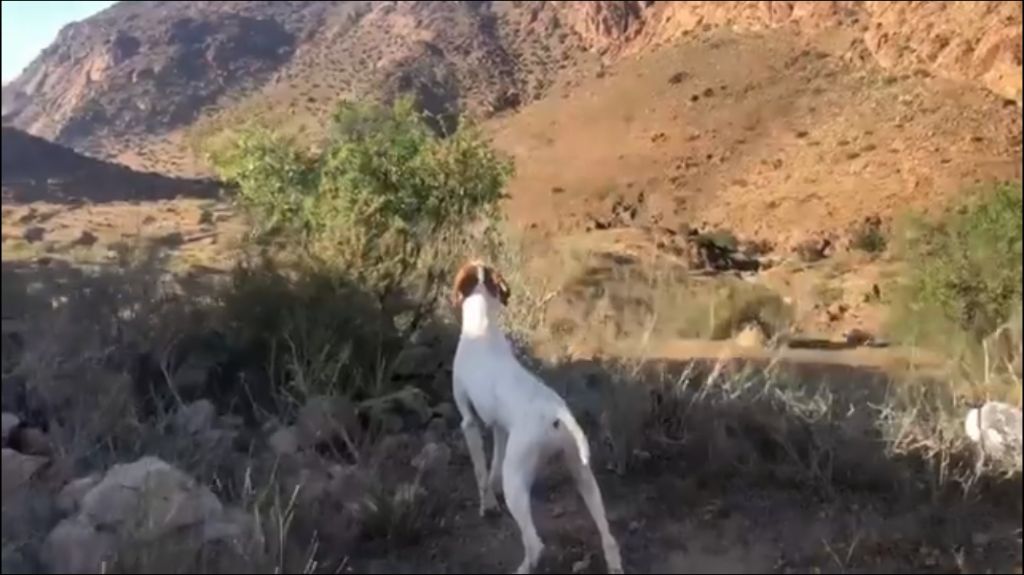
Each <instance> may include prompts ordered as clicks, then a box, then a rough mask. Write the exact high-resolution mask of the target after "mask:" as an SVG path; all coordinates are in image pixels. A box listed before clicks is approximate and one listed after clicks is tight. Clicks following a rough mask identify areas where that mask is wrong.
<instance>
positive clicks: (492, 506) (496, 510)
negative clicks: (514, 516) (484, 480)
mask: <svg viewBox="0 0 1024 575" xmlns="http://www.w3.org/2000/svg"><path fill="white" fill-rule="evenodd" d="M500 514H501V505H499V504H498V499H497V498H496V497H495V496H494V494H493V493H491V494H490V495H489V496H487V497H484V500H483V501H482V502H481V503H480V517H487V516H488V515H492V516H493V515H500Z"/></svg>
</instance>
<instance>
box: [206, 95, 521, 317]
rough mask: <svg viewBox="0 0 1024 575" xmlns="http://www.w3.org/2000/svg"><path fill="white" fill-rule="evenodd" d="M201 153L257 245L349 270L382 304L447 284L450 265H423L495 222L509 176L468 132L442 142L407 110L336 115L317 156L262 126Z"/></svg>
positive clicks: (355, 109)
mask: <svg viewBox="0 0 1024 575" xmlns="http://www.w3.org/2000/svg"><path fill="white" fill-rule="evenodd" d="M207 149H208V152H209V153H208V159H209V160H210V163H211V165H213V166H214V167H215V169H216V170H217V172H218V173H219V175H220V176H221V177H222V178H223V179H224V180H226V181H228V182H230V183H233V184H234V185H235V186H236V188H237V195H236V198H237V201H238V203H239V205H240V206H241V207H242V208H243V209H244V210H245V211H246V212H247V213H248V215H249V216H250V218H251V219H252V220H253V224H254V229H255V231H256V232H258V234H259V236H260V237H261V238H263V239H267V240H276V241H277V242H278V244H279V245H284V246H287V247H288V248H290V250H291V251H292V252H293V253H299V254H301V255H302V256H303V257H307V258H310V259H312V260H315V261H316V262H318V265H322V264H327V265H328V266H331V267H334V268H338V269H344V270H346V272H347V273H349V274H350V275H351V276H353V279H354V280H356V281H357V282H358V283H359V284H360V285H361V286H363V287H366V288H367V289H369V290H370V291H371V292H373V293H377V294H378V296H379V297H380V299H381V301H382V302H383V301H384V300H386V299H388V298H390V297H393V296H394V294H395V293H397V292H399V291H402V290H403V289H404V290H408V289H409V287H410V286H415V289H416V290H424V289H425V290H427V291H429V290H430V289H433V288H436V287H437V286H438V285H439V281H440V280H441V278H443V280H444V281H447V279H448V276H449V275H450V272H451V270H450V269H448V268H449V267H450V266H451V265H452V263H453V262H452V261H451V257H454V256H451V254H449V257H448V258H442V259H443V260H444V261H440V262H438V261H431V260H437V259H438V258H439V256H441V254H440V253H439V252H438V249H437V248H438V247H439V246H441V245H442V244H444V245H448V246H449V248H450V249H449V251H450V252H451V251H456V248H455V247H454V246H451V245H450V244H451V243H452V242H451V241H450V240H451V239H452V238H461V237H464V236H466V235H467V228H468V227H469V226H470V224H472V223H475V222H478V221H480V220H484V221H490V220H493V216H494V215H495V214H496V212H497V210H496V208H497V205H498V202H499V200H500V199H501V198H502V195H503V191H502V190H503V187H504V185H505V182H506V180H507V179H508V177H509V176H510V175H511V173H512V165H511V163H510V162H509V161H507V160H506V159H504V158H502V157H500V156H499V155H498V154H497V153H496V152H495V151H494V150H493V149H492V148H491V147H490V146H489V144H488V143H487V142H486V141H485V140H484V138H483V137H482V135H481V133H480V132H479V131H478V130H476V129H475V128H474V127H472V126H471V125H467V124H466V123H465V122H463V124H462V126H461V127H460V129H459V130H458V131H456V132H455V133H454V134H451V135H450V136H448V137H445V138H441V137H438V136H437V135H435V133H434V132H432V131H431V130H430V128H429V126H428V124H427V123H426V121H425V120H424V117H423V116H422V115H420V114H419V113H418V112H417V111H416V110H415V108H414V106H413V103H412V100H410V99H399V100H398V101H397V102H396V103H395V104H394V105H393V106H391V107H385V106H382V105H379V104H361V103H347V102H346V103H342V104H341V105H340V106H339V107H338V109H337V111H336V112H335V114H334V117H333V122H332V126H331V130H330V137H329V138H328V139H327V141H326V142H325V144H324V146H323V149H321V150H319V151H308V150H305V149H303V148H300V147H299V146H298V144H297V143H296V142H295V140H293V139H291V138H288V137H285V136H283V135H281V134H280V133H278V132H275V131H273V130H268V129H266V128H261V127H258V126H248V127H245V128H243V129H241V130H240V131H239V132H236V133H229V134H227V135H222V136H220V137H218V138H216V139H213V140H211V144H210V145H209V146H208V148H207ZM465 248H466V246H460V247H459V249H465ZM434 264H436V265H434ZM442 268H443V269H442ZM428 284H429V285H428ZM422 294H423V295H425V294H426V292H425V291H424V292H422Z"/></svg>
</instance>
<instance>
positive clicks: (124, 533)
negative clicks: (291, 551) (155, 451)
mask: <svg viewBox="0 0 1024 575" xmlns="http://www.w3.org/2000/svg"><path fill="white" fill-rule="evenodd" d="M82 492H85V493H84V494H82ZM58 500H59V501H58V504H59V506H60V508H61V509H62V510H65V511H68V510H70V511H72V512H74V513H75V514H74V515H72V516H71V517H68V518H67V519H64V520H63V521H61V522H60V523H59V524H58V525H57V527H55V528H54V529H53V531H51V532H50V534H49V535H48V536H47V538H46V540H45V542H44V560H45V561H46V563H47V567H48V568H49V569H50V570H51V571H52V572H55V573H97V572H102V571H103V570H104V569H110V568H112V566H111V562H114V561H115V560H116V561H117V562H119V563H120V562H123V564H119V565H114V566H113V568H118V567H120V568H124V567H131V566H133V565H134V566H135V568H136V569H138V568H139V566H138V565H136V564H135V563H133V561H138V562H139V563H140V564H141V565H143V566H144V567H145V568H146V569H147V570H150V569H172V570H174V571H176V572H178V571H180V572H194V570H195V569H196V568H197V566H198V565H199V563H198V561H200V560H202V559H204V558H206V559H209V558H210V556H211V554H213V555H214V556H216V557H220V556H221V555H222V554H223V553H224V552H225V551H229V552H230V553H233V554H234V555H236V556H239V554H241V553H245V547H246V546H245V545H244V543H245V542H246V541H248V540H249V539H248V538H249V537H250V536H251V535H253V529H252V520H251V519H250V518H249V517H248V516H247V515H246V514H245V513H242V512H240V511H236V510H231V509H225V508H224V507H223V506H222V505H221V503H220V501H219V500H218V499H217V497H216V496H215V495H214V494H213V493H212V492H211V491H210V490H209V489H208V488H207V487H205V486H203V485H200V484H198V483H197V482H196V481H195V480H194V479H193V478H192V477H190V476H189V475H187V474H185V473H184V472H182V471H180V470H179V469H177V468H175V467H173V466H171V465H169V464H167V463H165V462H164V461H162V460H160V459H158V458H156V457H143V458H141V459H139V460H137V461H135V462H132V463H127V464H121V465H115V466H114V467H112V468H110V470H108V471H107V472H106V474H104V475H103V476H102V477H101V476H99V475H95V476H89V477H84V478H81V479H77V480H75V481H73V482H71V483H69V484H68V485H67V486H66V487H65V488H64V490H63V491H62V492H61V493H60V495H59V496H58ZM214 543H217V544H218V545H217V546H214V547H211V546H208V544H214ZM223 543H228V544H230V545H229V546H227V547H225V546H224V545H222V544H223Z"/></svg>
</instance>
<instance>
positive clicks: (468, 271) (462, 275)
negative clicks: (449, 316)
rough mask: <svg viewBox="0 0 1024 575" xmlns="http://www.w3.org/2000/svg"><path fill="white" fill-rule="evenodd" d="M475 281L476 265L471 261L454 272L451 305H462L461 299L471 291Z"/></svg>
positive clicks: (473, 288) (474, 287)
mask: <svg viewBox="0 0 1024 575" xmlns="http://www.w3.org/2000/svg"><path fill="white" fill-rule="evenodd" d="M477 282H478V280H477V273H476V266H475V265H473V264H472V263H468V264H465V265H464V266H462V267H461V268H460V269H459V271H458V273H456V274H455V282H454V283H453V284H452V305H453V306H455V307H457V308H458V307H462V300H464V299H466V297H467V296H469V294H471V293H473V290H475V289H476V285H477Z"/></svg>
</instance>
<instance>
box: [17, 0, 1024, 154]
mask: <svg viewBox="0 0 1024 575" xmlns="http://www.w3.org/2000/svg"><path fill="white" fill-rule="evenodd" d="M721 27H727V28H733V29H737V30H740V31H745V32H756V31H761V30H766V29H777V28H782V29H785V30H787V31H789V32H790V33H792V34H794V36H796V37H804V38H809V37H811V36H814V35H816V34H818V33H820V32H827V33H828V35H830V36H831V37H833V38H834V40H833V42H837V43H845V46H844V47H843V49H844V51H845V52H846V54H847V58H850V59H861V60H872V61H877V62H878V63H879V64H881V65H882V66H884V67H886V68H891V69H893V70H894V71H897V72H903V71H908V70H914V69H923V70H930V71H931V72H933V73H935V74H938V75H940V76H943V77H947V78H951V79H954V80H958V81H965V82H968V83H971V84H975V85H981V86H984V87H986V88H988V89H990V90H992V91H994V92H995V93H997V94H999V95H1001V96H1002V97H1006V98H1011V99H1014V98H1015V99H1016V100H1017V101H1020V89H1021V88H1020V87H1021V79H1020V65H1021V52H1020V40H1021V35H1020V30H1021V8H1020V3H1019V2H944V3H910V4H905V3H902V2H677V3H655V2H609V1H598V2H558V3H547V2H535V1H525V2H311V1H309V2H304V1H288V2H267V1H233V2H219V3H213V2H210V3H208V2H173V3H170V2H122V3H118V4H116V5H114V6H113V7H111V8H109V9H108V10H106V11H104V12H102V13H100V14H98V15H96V16H94V17H92V18H89V19H87V20H85V21H83V22H79V23H75V24H71V25H69V26H68V27H66V28H65V29H64V30H63V31H62V32H61V33H60V35H59V36H58V38H57V40H56V41H55V42H54V44H53V45H52V46H50V47H49V48H48V49H47V50H45V51H44V52H43V53H42V54H41V55H40V56H39V57H38V58H37V59H36V60H35V61H34V62H33V63H32V64H31V65H30V66H29V67H28V68H27V69H26V70H25V72H24V73H23V74H22V75H21V76H20V77H19V78H17V79H16V80H15V81H14V82H12V83H11V84H10V85H9V86H7V87H5V88H4V95H3V113H4V116H5V117H6V118H9V119H10V121H11V122H12V123H13V124H14V125H15V126H17V127H19V128H21V129H24V130H26V131H28V132H30V133H33V134H36V135H39V136H42V137H46V138H48V139H53V140H56V141H58V142H61V143H64V144H67V145H71V146H73V147H75V148H76V149H79V150H87V151H89V152H92V153H96V154H101V155H106V156H116V155H117V154H118V153H120V152H124V151H126V150H131V149H133V148H135V147H137V144H138V143H139V142H141V141H152V140H154V139H156V138H160V137H163V136H164V135H165V134H167V133H168V132H171V131H173V130H174V129H176V128H181V127H184V126H188V125H191V124H192V123H194V122H195V121H196V120H197V119H198V118H200V117H203V116H207V115H210V114H211V113H215V112H217V111H218V110H219V109H222V108H224V109H228V108H231V107H233V106H235V105H236V103H237V102H238V100H239V99H243V98H245V99H247V100H249V101H251V100H253V99H254V98H255V99H256V100H258V101H260V102H262V103H263V107H264V108H267V107H270V108H273V109H275V110H276V111H278V112H279V113H282V114H287V115H289V116H295V117H299V118H301V119H303V120H304V121H305V122H306V124H308V125H314V126H315V125H316V124H317V123H318V122H319V120H320V118H322V116H323V114H324V113H326V111H328V110H329V109H330V108H331V107H332V105H333V102H334V101H335V100H336V99H337V98H338V97H340V96H356V97H365V96H381V95H384V96H387V95H390V94H393V93H395V92H399V91H413V92H415V93H417V95H418V96H419V97H420V99H421V100H422V101H423V103H424V105H425V107H426V108H428V109H430V110H431V111H433V112H435V113H446V112H451V113H458V112H460V111H469V112H472V113H474V114H478V115H484V116H486V115H489V114H491V113H494V112H497V111H502V110H506V109H510V108H515V107H517V106H518V105H520V104H524V103H527V102H530V101H533V100H536V99H539V98H541V97H543V96H545V95H547V94H549V93H551V92H552V89H553V88H554V87H556V86H559V85H564V84H566V83H567V84H570V85H571V84H574V83H577V82H578V81H579V79H580V78H582V77H587V76H589V75H590V74H591V73H592V71H593V68H594V66H595V65H596V64H595V60H596V59H598V58H599V59H601V60H603V62H604V64H605V65H610V64H612V63H614V62H616V61H618V60H620V59H622V58H628V57H631V56H635V55H641V54H646V53H652V52H656V51H657V50H659V49H661V48H662V47H664V46H667V45H671V44H674V43H677V42H678V41H680V40H681V39H685V38H688V37H691V36H693V35H699V34H703V33H706V32H708V31H710V30H712V29H715V28H721Z"/></svg>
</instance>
